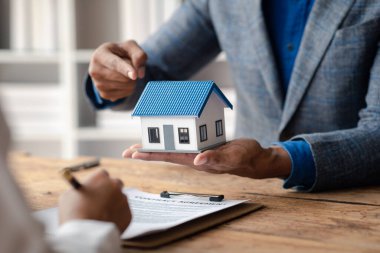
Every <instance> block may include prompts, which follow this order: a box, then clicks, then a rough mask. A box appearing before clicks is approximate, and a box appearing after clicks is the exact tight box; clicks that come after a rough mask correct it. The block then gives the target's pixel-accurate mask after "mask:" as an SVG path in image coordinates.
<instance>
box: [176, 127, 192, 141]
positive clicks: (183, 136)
mask: <svg viewBox="0 0 380 253" xmlns="http://www.w3.org/2000/svg"><path fill="white" fill-rule="evenodd" d="M178 139H179V143H181V144H189V143H190V139H189V129H188V128H183V127H181V128H178Z"/></svg>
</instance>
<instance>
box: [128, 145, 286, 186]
mask: <svg viewBox="0 0 380 253" xmlns="http://www.w3.org/2000/svg"><path fill="white" fill-rule="evenodd" d="M139 147H140V146H139V145H134V146H131V147H130V148H128V149H126V150H125V151H124V152H123V156H124V157H125V158H133V159H141V160H147V161H165V162H172V163H177V164H182V165H187V166H190V167H192V168H194V169H196V170H200V171H207V172H210V173H229V174H234V175H238V176H243V177H250V178H256V179H261V178H271V177H281V178H286V177H288V176H289V174H290V170H291V161H290V157H289V155H288V153H287V152H286V151H285V150H284V149H283V148H281V147H277V146H273V147H269V148H263V147H261V145H260V144H259V143H258V142H257V141H256V140H251V139H238V140H233V141H230V142H227V143H226V144H225V145H222V146H220V147H218V148H216V149H213V150H207V151H205V152H203V153H200V154H188V153H160V152H156V153H142V152H138V151H137V149H138V148H139Z"/></svg>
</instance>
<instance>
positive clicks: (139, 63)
mask: <svg viewBox="0 0 380 253" xmlns="http://www.w3.org/2000/svg"><path fill="white" fill-rule="evenodd" d="M119 46H120V47H121V48H122V49H124V50H125V52H127V54H128V57H129V58H130V59H131V61H132V65H133V67H134V68H135V69H136V70H138V72H139V73H138V74H139V77H140V74H141V75H142V74H145V73H144V72H145V69H144V66H145V63H146V61H147V59H148V56H147V54H146V53H145V52H144V50H143V49H142V48H141V47H140V46H139V45H138V44H137V42H136V41H134V40H129V41H127V42H124V43H120V44H119ZM140 78H142V77H140Z"/></svg>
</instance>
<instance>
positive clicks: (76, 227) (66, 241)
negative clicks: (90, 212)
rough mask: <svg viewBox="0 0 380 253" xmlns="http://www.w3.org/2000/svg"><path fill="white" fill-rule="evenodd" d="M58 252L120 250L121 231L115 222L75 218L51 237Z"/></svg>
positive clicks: (98, 252) (101, 252) (99, 252)
mask: <svg viewBox="0 0 380 253" xmlns="http://www.w3.org/2000/svg"><path fill="white" fill-rule="evenodd" d="M50 240H51V241H52V242H51V243H52V246H53V248H54V249H55V250H56V251H58V252H65V253H66V252H73V253H74V252H94V253H95V252H97V253H103V252H104V253H106V252H120V251H121V241H120V233H119V231H118V229H117V228H116V226H115V224H113V223H111V222H102V221H95V220H73V221H69V222H67V223H65V224H63V225H62V226H61V227H60V228H59V230H58V232H57V234H56V235H55V236H54V237H53V238H50Z"/></svg>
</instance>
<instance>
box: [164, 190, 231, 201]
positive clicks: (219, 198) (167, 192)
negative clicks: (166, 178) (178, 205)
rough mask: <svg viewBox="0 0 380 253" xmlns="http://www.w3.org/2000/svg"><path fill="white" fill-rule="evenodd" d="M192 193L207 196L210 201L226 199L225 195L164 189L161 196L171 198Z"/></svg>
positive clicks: (192, 194) (196, 195)
mask: <svg viewBox="0 0 380 253" xmlns="http://www.w3.org/2000/svg"><path fill="white" fill-rule="evenodd" d="M179 195H190V196H195V197H206V198H208V200H209V201H214V202H221V201H222V200H223V199H224V195H213V194H203V193H191V192H169V191H163V192H161V193H160V196H161V198H167V199H168V198H170V197H171V196H179Z"/></svg>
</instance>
